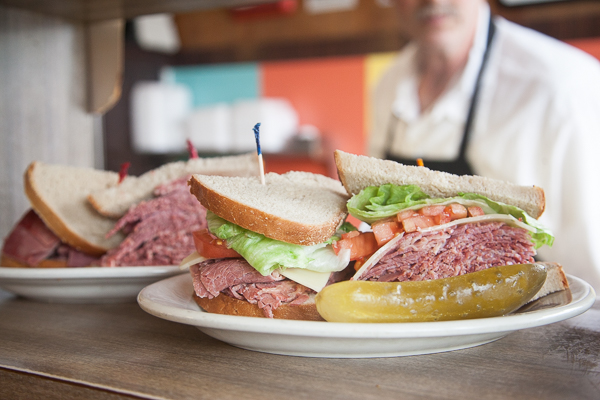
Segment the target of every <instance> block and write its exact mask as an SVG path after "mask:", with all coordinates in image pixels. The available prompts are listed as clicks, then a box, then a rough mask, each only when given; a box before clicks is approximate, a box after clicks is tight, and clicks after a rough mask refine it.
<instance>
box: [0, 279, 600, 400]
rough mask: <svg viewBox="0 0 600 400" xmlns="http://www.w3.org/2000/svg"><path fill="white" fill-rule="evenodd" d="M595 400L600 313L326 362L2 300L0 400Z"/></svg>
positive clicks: (145, 319)
mask: <svg viewBox="0 0 600 400" xmlns="http://www.w3.org/2000/svg"><path fill="white" fill-rule="evenodd" d="M35 398H43V399H129V398H143V399H209V398H210V399H258V398H260V399H360V400H366V399H400V398H402V399H432V398H435V399H445V398H448V399H456V398H460V399H600V304H598V303H596V304H595V305H594V307H593V308H592V309H590V310H589V311H587V312H586V313H584V314H582V315H580V316H578V317H575V318H572V319H570V320H567V321H563V322H561V323H555V324H551V325H547V326H543V327H540V328H532V329H526V330H523V331H518V332H515V333H512V334H510V335H508V336H507V337H505V338H503V339H500V340H498V341H496V342H493V343H490V344H486V345H483V346H479V347H475V348H471V349H466V350H458V351H453V352H448V353H440V354H432V355H425V356H412V357H397V358H378V359H321V358H303V357H288V356H278V355H271V354H263V353H257V352H252V351H248V350H242V349H238V348H234V347H232V346H229V345H227V344H224V343H222V342H219V341H217V340H215V339H213V338H211V337H209V336H206V335H205V334H203V333H201V332H200V331H199V330H197V329H196V328H194V327H191V326H187V325H182V324H177V323H174V322H169V321H165V320H162V319H159V318H156V317H154V316H151V315H149V314H147V313H145V312H144V311H142V310H141V309H140V308H139V306H138V305H137V304H135V303H131V304H112V305H69V304H45V303H36V302H33V301H30V300H25V299H20V298H16V297H14V296H13V295H11V294H8V293H7V292H2V291H0V399H35Z"/></svg>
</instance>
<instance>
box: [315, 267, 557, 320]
mask: <svg viewBox="0 0 600 400" xmlns="http://www.w3.org/2000/svg"><path fill="white" fill-rule="evenodd" d="M545 280H546V269H545V267H544V266H543V265H539V264H517V265H504V266H500V267H493V268H488V269H486V270H483V271H478V272H472V273H469V274H465V275H461V276H455V277H451V278H444V279H434V280H428V281H418V282H368V281H344V282H338V283H334V284H332V285H329V286H326V287H325V288H324V289H323V290H321V292H319V294H318V295H317V297H316V302H317V310H318V311H319V313H320V314H321V316H322V317H323V318H324V319H325V320H326V321H329V322H368V323H373V322H376V323H379V322H425V321H448V320H457V319H472V318H485V317H497V316H500V315H505V314H508V313H510V312H512V311H515V310H517V309H518V308H519V307H521V306H522V305H524V304H526V303H527V302H528V301H529V300H530V299H531V298H532V297H533V296H535V294H536V293H537V292H538V291H539V290H540V288H541V287H542V286H543V285H544V281H545Z"/></svg>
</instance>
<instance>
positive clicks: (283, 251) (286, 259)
mask: <svg viewBox="0 0 600 400" xmlns="http://www.w3.org/2000/svg"><path fill="white" fill-rule="evenodd" d="M206 219H207V221H208V230H209V231H210V232H212V233H213V234H214V235H215V236H217V237H218V238H219V239H222V240H225V241H226V242H227V247H229V248H232V249H234V250H235V251H237V252H238V253H239V254H240V255H241V256H242V257H244V259H246V261H248V263H249V264H250V265H251V266H252V267H254V268H255V269H256V270H257V271H258V272H260V273H261V274H262V275H269V274H271V273H272V272H273V271H275V270H276V269H278V268H303V269H308V270H311V271H317V272H334V271H341V270H343V269H344V268H346V266H347V265H348V263H349V262H350V255H349V252H348V254H347V256H345V255H344V254H341V253H340V256H338V255H336V254H335V252H334V251H333V248H332V247H331V242H333V240H339V239H340V237H341V234H342V233H343V232H344V230H342V231H341V232H339V234H338V235H336V236H334V237H332V238H331V239H329V240H328V241H327V242H325V243H320V244H316V245H313V246H302V245H298V244H292V243H286V242H282V241H279V240H275V239H270V238H268V237H266V236H264V235H262V234H260V233H256V232H252V231H250V230H248V229H245V228H242V227H241V226H239V225H236V224H233V223H231V222H228V221H226V220H224V219H223V218H220V217H219V216H217V215H215V214H214V213H212V212H210V211H208V212H207V214H206ZM348 225H350V224H348ZM350 227H351V225H350ZM350 227H349V226H347V225H343V229H352V228H350Z"/></svg>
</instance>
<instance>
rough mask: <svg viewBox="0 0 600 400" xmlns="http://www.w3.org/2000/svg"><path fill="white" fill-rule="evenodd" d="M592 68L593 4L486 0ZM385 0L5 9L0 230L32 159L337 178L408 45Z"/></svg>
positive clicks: (599, 10) (9, 4)
mask: <svg viewBox="0 0 600 400" xmlns="http://www.w3.org/2000/svg"><path fill="white" fill-rule="evenodd" d="M489 3H490V6H491V7H492V11H493V12H494V13H496V14H498V15H502V16H504V17H505V18H507V19H509V20H511V21H514V22H517V23H519V24H521V25H524V26H527V27H530V28H533V29H535V30H538V31H540V32H543V33H545V34H548V35H550V36H553V37H555V38H557V39H559V40H563V41H566V42H568V43H571V44H573V45H575V46H576V47H579V48H581V49H583V50H584V51H587V52H589V53H590V54H592V55H594V56H596V57H598V58H600V2H598V1H593V0H590V1H588V0H570V1H569V0H564V1H546V0H489ZM400 28H401V27H400V26H399V25H398V21H397V18H396V17H395V15H394V12H393V10H392V9H391V4H390V1H389V0H278V1H260V0H255V1H247V0H230V1H227V0H225V1H217V0H172V1H160V0H154V1H142V0H122V1H113V0H88V1H75V0H50V1H42V0H29V1H19V0H0V138H1V139H2V145H1V146H0V148H1V150H0V168H1V171H0V179H1V180H0V184H1V185H2V187H3V190H2V191H1V194H0V204H1V205H2V207H1V208H0V235H1V236H2V237H4V236H5V235H6V234H7V233H8V231H9V230H10V228H11V227H12V225H13V224H14V223H15V222H16V221H17V219H18V218H20V216H21V215H22V213H23V212H24V211H25V210H26V209H27V208H28V201H27V199H26V197H25V195H24V193H23V187H22V176H23V172H24V171H25V169H26V167H27V165H28V164H29V163H30V162H31V161H34V160H40V161H44V162H48V163H64V164H70V165H78V166H91V167H96V168H103V169H108V170H113V171H118V170H119V169H120V166H121V165H122V164H123V163H125V162H130V163H131V166H130V169H129V172H130V174H133V175H139V174H141V173H143V172H145V171H148V170H150V169H153V168H156V167H157V166H159V165H161V164H163V163H165V162H169V161H174V160H179V159H187V157H188V155H187V148H186V140H188V139H189V140H190V141H191V142H192V143H193V144H194V147H196V149H197V151H198V153H199V154H200V155H201V156H206V157H210V156H217V155H228V154H239V153H243V152H247V151H253V150H254V149H255V144H254V137H253V133H252V127H253V126H254V124H255V123H257V122H260V123H261V139H262V147H263V152H264V153H265V168H266V170H267V171H275V172H280V173H281V172H285V171H288V170H305V171H311V172H318V173H322V174H325V175H329V176H332V177H335V168H334V166H333V158H332V151H333V150H334V149H342V150H345V151H348V152H352V153H358V154H364V153H365V151H366V138H367V135H368V128H367V127H368V124H369V118H370V115H369V109H368V106H367V105H368V103H369V93H370V89H371V87H372V86H373V84H374V83H375V82H376V81H377V79H378V77H379V76H380V75H381V73H382V72H383V71H384V70H385V68H386V66H387V63H388V62H389V61H390V60H391V58H392V57H393V55H394V54H395V52H397V51H398V50H399V49H400V48H402V46H403V45H404V44H405V42H406V38H404V37H402V35H401V34H400Z"/></svg>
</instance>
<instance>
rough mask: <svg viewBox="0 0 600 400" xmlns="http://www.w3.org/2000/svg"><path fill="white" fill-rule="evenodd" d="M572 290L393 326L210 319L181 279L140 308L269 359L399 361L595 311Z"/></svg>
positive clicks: (590, 293) (585, 287)
mask: <svg viewBox="0 0 600 400" xmlns="http://www.w3.org/2000/svg"><path fill="white" fill-rule="evenodd" d="M568 279H569V283H570V285H571V293H570V296H568V295H569V293H568V292H559V293H556V294H554V295H550V296H546V298H544V299H540V300H544V302H540V300H538V303H537V304H535V303H532V305H531V306H530V307H529V310H528V311H526V310H521V312H518V313H515V314H511V315H506V316H502V317H496V318H480V319H472V320H461V321H443V322H414V323H393V324H350V323H331V322H317V321H292V320H281V319H265V318H252V317H238V316H231V315H220V314H210V313H207V312H204V311H203V310H202V309H200V308H199V307H198V305H197V304H196V303H195V302H194V300H193V298H192V293H193V288H192V279H191V277H190V275H189V274H185V275H180V276H176V277H172V278H168V279H164V280H162V281H160V282H156V283H154V284H152V285H150V286H148V287H146V288H144V289H143V290H142V291H141V292H140V294H139V295H138V303H139V305H140V306H141V307H142V309H144V310H145V311H146V312H148V313H150V314H152V315H154V316H157V317H159V318H163V319H166V320H169V321H174V322H179V323H183V324H188V325H193V326H196V327H197V328H198V329H200V330H201V331H202V332H204V333H206V334H207V335H209V336H212V337H214V338H216V339H219V340H221V341H223V342H226V343H229V344H231V345H233V346H237V347H241V348H244V349H248V350H255V351H261V352H266V353H274V354H283V355H294V356H306V357H334V358H362V357H395V356H407V355H416V354H429V353H437V352H443V351H451V350H457V349H463V348H468V347H473V346H477V345H480V344H484V343H489V342H491V341H494V340H497V339H500V338H502V337H504V336H506V335H508V334H509V333H511V332H514V331H516V330H519V329H525V328H533V327H536V326H541V325H546V324H550V323H554V322H558V321H562V320H565V319H568V318H571V317H574V316H576V315H579V314H581V313H583V312H585V311H586V310H588V309H589V308H590V307H591V306H592V305H593V304H594V301H595V299H596V294H595V292H594V290H593V289H592V287H591V286H590V285H589V284H587V283H586V282H584V281H582V280H581V279H578V278H575V277H571V276H569V277H568Z"/></svg>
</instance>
